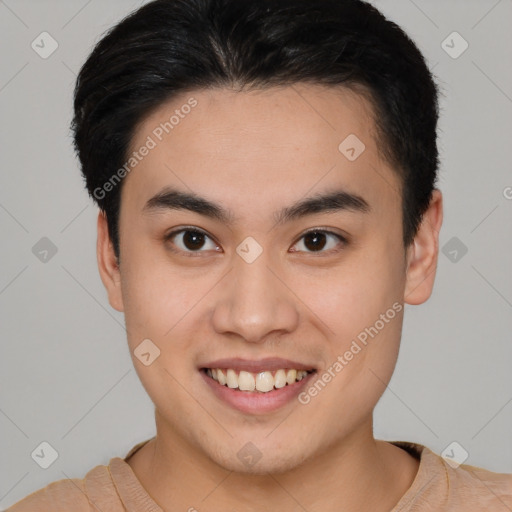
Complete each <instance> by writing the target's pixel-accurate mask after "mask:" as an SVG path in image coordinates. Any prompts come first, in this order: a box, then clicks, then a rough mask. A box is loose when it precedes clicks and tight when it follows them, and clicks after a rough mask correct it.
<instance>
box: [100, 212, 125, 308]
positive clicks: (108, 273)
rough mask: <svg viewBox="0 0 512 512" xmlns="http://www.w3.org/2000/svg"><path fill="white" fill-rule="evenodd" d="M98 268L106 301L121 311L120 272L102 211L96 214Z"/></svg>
mask: <svg viewBox="0 0 512 512" xmlns="http://www.w3.org/2000/svg"><path fill="white" fill-rule="evenodd" d="M96 255H97V258H98V269H99V271H100V276H101V280H102V281H103V285H104V286H105V289H106V290H107V294H108V301H109V303H110V305H111V306H112V307H113V308H114V309H116V310H117V311H123V310H124V306H123V296H122V293H121V292H122V290H121V274H120V272H119V265H118V261H117V258H116V255H115V252H114V246H113V244H112V241H111V240H110V235H109V232H108V224H107V218H106V216H105V213H104V212H103V211H100V213H99V215H98V240H97V244H96Z"/></svg>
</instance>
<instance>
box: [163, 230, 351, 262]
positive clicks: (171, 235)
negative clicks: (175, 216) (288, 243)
mask: <svg viewBox="0 0 512 512" xmlns="http://www.w3.org/2000/svg"><path fill="white" fill-rule="evenodd" d="M186 232H190V233H198V234H201V235H204V236H205V237H207V238H209V239H210V240H212V241H213V242H214V243H215V244H216V245H217V246H219V245H220V244H217V242H215V240H214V239H213V238H212V237H211V236H210V235H208V233H206V232H205V231H202V230H201V229H198V228H195V227H192V226H190V227H184V228H180V229H177V230H175V231H171V232H170V233H168V234H167V235H166V236H165V241H166V242H170V241H171V240H172V239H173V238H174V237H175V236H176V235H179V234H181V233H186ZM311 233H319V234H324V235H331V236H333V237H335V238H337V239H338V240H339V242H340V243H341V244H342V246H343V247H345V246H346V245H347V244H348V240H347V239H346V238H345V237H343V236H342V235H340V234H338V233H334V232H333V231H329V230H327V229H323V228H313V229H309V230H308V231H306V232H305V233H303V234H302V235H301V236H300V237H299V238H298V239H297V241H296V242H294V244H293V245H294V246H295V245H297V244H298V243H299V242H300V241H301V240H302V239H303V238H304V237H306V236H307V235H309V234H311ZM169 249H170V250H171V251H172V252H174V253H177V254H181V255H185V256H190V257H197V256H200V254H201V253H202V252H206V251H204V250H198V251H190V250H183V249H175V248H173V247H169ZM340 250H341V249H340V248H337V249H330V250H327V251H324V250H320V251H298V250H296V251H292V252H294V253H300V252H305V253H306V254H313V255H323V254H332V253H337V252H339V251H340Z"/></svg>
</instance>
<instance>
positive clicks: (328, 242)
mask: <svg viewBox="0 0 512 512" xmlns="http://www.w3.org/2000/svg"><path fill="white" fill-rule="evenodd" d="M346 243H347V240H346V239H345V238H344V237H342V236H341V235H338V234H337V233H332V232H330V231H325V230H320V229H316V230H312V231H309V232H307V233H305V234H304V235H302V237H301V239H300V240H299V241H298V242H297V243H296V244H295V245H294V247H297V248H296V249H294V250H293V252H311V253H312V252H319V253H324V252H330V250H335V249H336V248H337V247H338V246H339V245H340V244H341V245H342V246H343V245H345V244H346ZM324 249H325V250H324Z"/></svg>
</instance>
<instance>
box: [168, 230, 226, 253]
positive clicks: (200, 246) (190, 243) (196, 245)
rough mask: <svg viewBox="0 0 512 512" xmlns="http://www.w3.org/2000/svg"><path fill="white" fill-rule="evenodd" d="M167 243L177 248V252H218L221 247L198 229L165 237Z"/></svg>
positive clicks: (176, 232) (177, 232)
mask: <svg viewBox="0 0 512 512" xmlns="http://www.w3.org/2000/svg"><path fill="white" fill-rule="evenodd" d="M165 239H166V241H167V242H169V243H170V244H171V245H174V246H175V247H176V248H172V250H173V251H176V252H184V253H193V252H198V253H199V252H205V251H206V250H216V249H219V246H218V245H217V244H216V243H215V242H214V241H213V240H212V239H211V238H210V237H209V236H208V235H207V234H206V233H204V232H203V231H198V230H197V229H180V230H178V231H173V232H172V233H169V234H168V235H167V236H166V237H165Z"/></svg>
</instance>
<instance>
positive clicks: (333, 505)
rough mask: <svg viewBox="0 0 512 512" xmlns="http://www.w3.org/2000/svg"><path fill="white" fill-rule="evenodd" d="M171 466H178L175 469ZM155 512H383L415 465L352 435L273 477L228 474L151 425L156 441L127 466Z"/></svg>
mask: <svg viewBox="0 0 512 512" xmlns="http://www.w3.org/2000/svg"><path fill="white" fill-rule="evenodd" d="M176 461H179V462H178V463H177V462H176ZM128 463H129V464H130V466H131V467H132V469H133V471H134V473H135V475H136V476H137V478H138V479H139V480H140V482H141V484H142V485H143V487H144V488H145V489H146V490H147V492H148V493H149V494H150V495H151V496H152V498H153V499H154V500H155V501H156V502H157V503H158V504H159V505H160V507H161V508H162V509H163V510H180V509H182V510H191V511H193V510H194V509H196V510H202V509H208V510H209V511H211V512H225V511H226V510H228V511H229V510H240V509H242V510H247V511H254V512H256V511H261V510H267V509H268V507H269V505H270V504H271V508H272V510H280V511H281V512H292V511H297V510H307V511H308V512H316V511H322V512H330V511H333V512H334V511H338V510H358V511H366V510H368V511H370V510H371V511H372V512H378V511H381V510H382V511H383V512H384V511H385V512H388V511H389V510H391V509H392V508H393V506H394V505H395V504H396V503H397V502H398V501H399V499H400V498H401V497H402V496H403V494H404V493H405V492H406V491H407V489H408V488H409V487H410V485H411V484H412V481H413V480H414V477H415V475H416V473H417V469H418V461H417V460H416V459H414V458H413V457H412V456H410V455H409V454H408V453H407V452H405V451H404V450H402V449H400V448H398V447H396V446H394V445H392V444H390V443H386V442H384V441H377V440H375V439H374V438H373V434H372V421H371V418H369V420H368V421H367V422H366V423H365V424H364V425H362V426H360V427H358V429H357V431H356V432H353V433H352V434H351V435H350V436H348V437H346V438H344V439H343V440H342V441H341V442H338V443H337V444H335V445H333V446H329V447H326V448H325V449H324V450H323V451H321V452H317V453H316V454H315V455H314V456H313V457H310V458H309V459H307V460H305V461H304V462H303V463H302V464H300V465H299V466H297V467H295V468H293V469H291V470H289V471H286V472H283V473H278V474H264V475H257V474H243V473H236V472H233V471H228V470H226V469H224V468H222V467H221V466H219V465H218V464H216V463H215V462H214V461H212V459H211V458H209V457H207V456H206V454H204V453H203V452H202V451H198V450H197V449H195V448H194V447H192V446H190V445H189V444H188V443H187V440H185V439H183V438H181V437H179V436H177V434H176V432H174V431H172V429H170V428H169V427H168V426H167V425H164V424H163V423H162V421H161V420H160V421H159V419H158V414H157V436H156V438H155V439H154V440H152V441H150V442H149V443H147V444H146V445H145V446H144V447H143V448H142V449H141V450H139V451H138V452H137V453H136V454H135V455H134V456H133V457H131V458H130V460H129V461H128Z"/></svg>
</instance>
